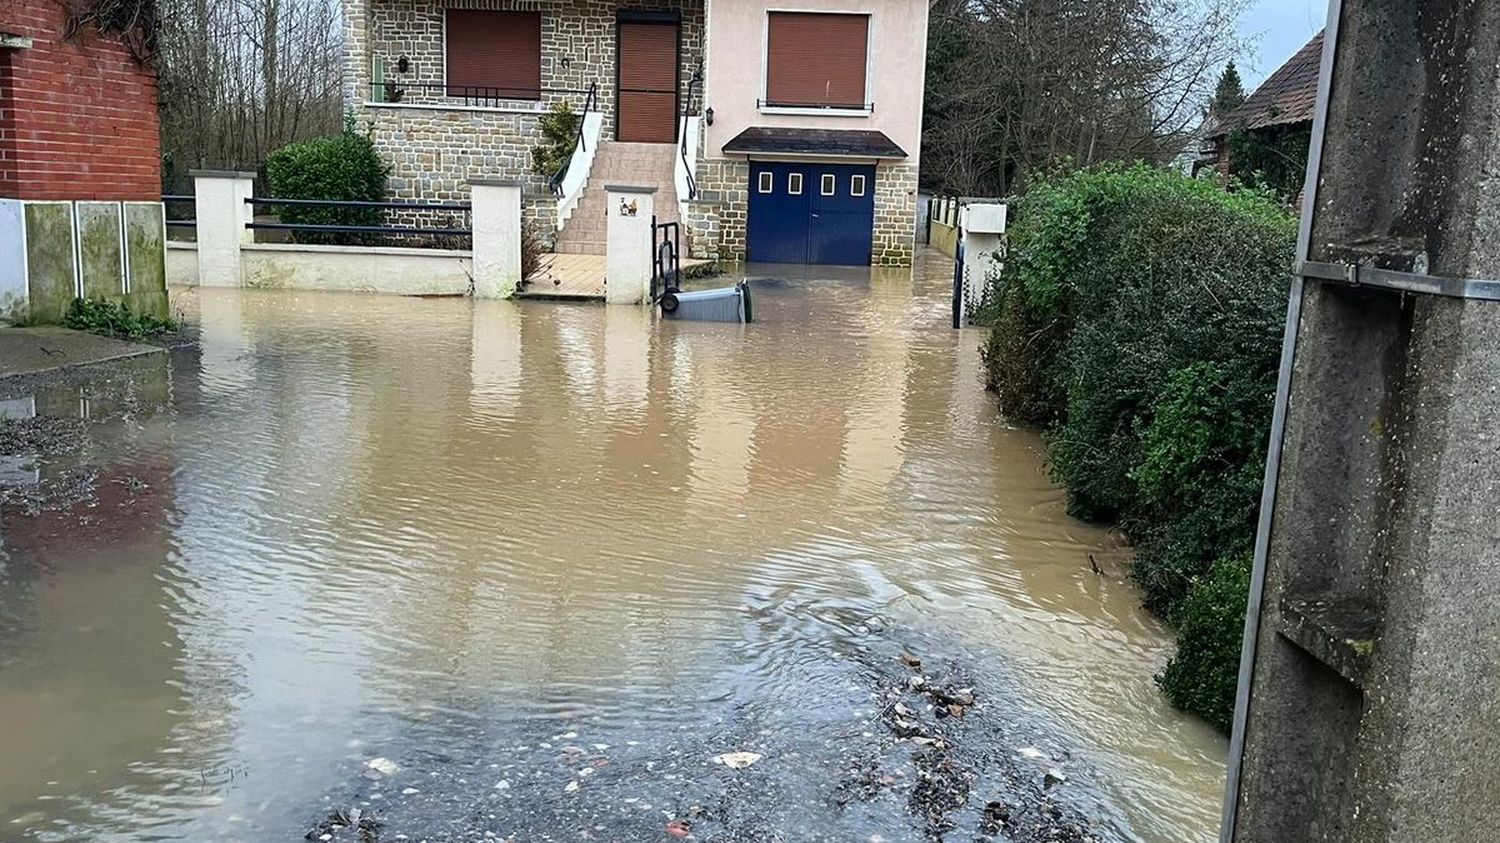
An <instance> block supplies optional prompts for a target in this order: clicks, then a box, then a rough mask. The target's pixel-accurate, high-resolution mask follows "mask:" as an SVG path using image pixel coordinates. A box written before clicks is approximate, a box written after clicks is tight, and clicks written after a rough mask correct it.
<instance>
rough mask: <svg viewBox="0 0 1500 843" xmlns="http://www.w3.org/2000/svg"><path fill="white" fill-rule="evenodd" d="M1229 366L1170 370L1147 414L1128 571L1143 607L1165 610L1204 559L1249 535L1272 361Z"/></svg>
mask: <svg viewBox="0 0 1500 843" xmlns="http://www.w3.org/2000/svg"><path fill="white" fill-rule="evenodd" d="M1274 361H1275V358H1274V357H1270V358H1267V359H1266V360H1263V361H1261V366H1260V367H1259V368H1258V370H1256V371H1249V372H1235V371H1232V370H1231V369H1229V368H1227V366H1226V364H1224V363H1214V362H1200V363H1194V364H1191V365H1189V366H1187V367H1185V368H1183V369H1179V370H1178V371H1176V372H1174V373H1172V374H1171V375H1170V376H1169V378H1168V381H1167V385H1166V387H1165V388H1164V389H1163V391H1162V393H1161V394H1160V395H1159V396H1158V397H1157V400H1156V401H1155V402H1154V403H1153V405H1152V407H1151V409H1150V412H1149V413H1148V415H1149V418H1150V421H1149V422H1147V423H1146V424H1145V426H1144V429H1143V430H1142V431H1141V437H1140V451H1141V458H1140V461H1139V462H1137V463H1136V465H1135V466H1134V467H1133V468H1132V469H1131V472H1130V479H1131V480H1132V481H1134V483H1135V485H1136V489H1135V497H1134V499H1133V500H1132V502H1131V507H1130V511H1129V512H1130V517H1129V520H1130V522H1131V523H1130V524H1129V525H1127V526H1128V527H1130V528H1131V529H1132V531H1133V532H1135V533H1137V534H1138V536H1139V540H1138V549H1137V553H1136V560H1135V565H1134V566H1133V568H1132V573H1133V574H1134V577H1135V579H1136V582H1138V583H1139V584H1140V585H1141V587H1142V590H1143V591H1144V592H1145V596H1146V605H1147V606H1149V607H1151V608H1152V609H1153V610H1154V611H1157V612H1159V613H1162V614H1166V613H1168V612H1169V611H1170V609H1171V607H1172V606H1173V605H1175V604H1176V603H1177V601H1178V600H1180V599H1182V597H1183V596H1185V595H1186V593H1187V590H1188V587H1189V584H1190V581H1191V580H1192V578H1193V577H1195V576H1196V575H1198V574H1200V573H1202V572H1203V570H1204V568H1205V567H1206V566H1207V564H1208V561H1209V560H1213V559H1218V558H1220V557H1222V556H1227V555H1231V554H1238V553H1241V552H1248V551H1249V548H1250V546H1251V544H1252V542H1253V538H1254V535H1255V519H1256V505H1257V503H1258V502H1259V500H1260V491H1261V481H1262V476H1263V469H1264V465H1265V448H1266V442H1267V437H1268V434H1269V427H1270V423H1271V406H1272V403H1273V401H1274V398H1275V390H1276V373H1275V370H1274V369H1272V368H1270V367H1271V366H1273V365H1274V364H1275V363H1274Z"/></svg>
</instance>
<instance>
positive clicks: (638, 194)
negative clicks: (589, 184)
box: [604, 185, 656, 304]
mask: <svg viewBox="0 0 1500 843" xmlns="http://www.w3.org/2000/svg"><path fill="white" fill-rule="evenodd" d="M655 194H656V188H654V187H630V186H628V185H605V187H604V213H605V215H606V216H607V217H608V220H607V221H606V226H605V227H606V232H605V237H604V243H605V245H604V300H605V301H606V302H608V303H609V304H650V303H651V215H652V214H653V213H655V205H654V200H655V198H656V196H655Z"/></svg>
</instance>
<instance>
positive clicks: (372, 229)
mask: <svg viewBox="0 0 1500 843" xmlns="http://www.w3.org/2000/svg"><path fill="white" fill-rule="evenodd" d="M245 204H246V205H249V206H251V207H252V208H276V207H284V208H326V209H329V210H348V211H370V210H397V211H406V212H410V213H413V214H421V213H433V212H439V211H458V212H462V213H463V214H465V215H467V214H469V213H470V212H471V211H472V209H473V206H472V205H471V204H470V203H468V202H403V201H388V202H359V201H352V200H350V201H345V200H339V199H274V198H270V197H260V196H251V197H247V198H246V199H245ZM245 227H246V228H248V229H252V230H256V231H286V232H293V233H298V232H300V233H304V234H370V235H398V236H418V237H423V236H426V237H433V236H439V237H441V236H447V237H470V236H473V233H474V231H473V227H472V224H471V225H470V226H466V227H455V226H421V225H384V224H382V225H364V224H340V223H307V222H256V221H255V220H254V219H252V220H251V221H250V222H247V223H245Z"/></svg>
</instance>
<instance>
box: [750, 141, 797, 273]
mask: <svg viewBox="0 0 1500 843" xmlns="http://www.w3.org/2000/svg"><path fill="white" fill-rule="evenodd" d="M807 177H808V173H807V169H806V168H805V167H803V166H801V165H794V164H762V163H755V164H751V166H750V219H749V229H748V231H746V236H747V238H748V240H749V245H750V248H749V253H750V260H753V261H765V262H768V263H804V262H806V261H807V254H808V251H807V238H808V229H809V220H810V215H811V210H812V205H811V197H810V196H809V195H808V191H807ZM763 188H765V189H763Z"/></svg>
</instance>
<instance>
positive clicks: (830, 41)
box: [765, 12, 870, 109]
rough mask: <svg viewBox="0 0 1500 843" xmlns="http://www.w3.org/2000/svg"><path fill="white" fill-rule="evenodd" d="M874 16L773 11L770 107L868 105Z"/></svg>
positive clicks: (769, 49)
mask: <svg viewBox="0 0 1500 843" xmlns="http://www.w3.org/2000/svg"><path fill="white" fill-rule="evenodd" d="M869 41H870V16H869V15H862V14H829V13H822V12H771V13H770V21H769V27H768V30H767V37H766V103H765V104H766V105H768V106H784V107H789V108H798V107H801V108H859V109H862V108H866V107H867V106H866V99H865V94H866V92H865V75H866V70H867V67H868V58H869Z"/></svg>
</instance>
